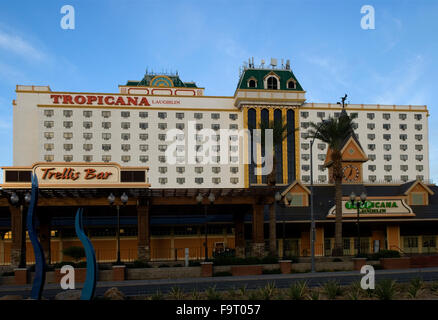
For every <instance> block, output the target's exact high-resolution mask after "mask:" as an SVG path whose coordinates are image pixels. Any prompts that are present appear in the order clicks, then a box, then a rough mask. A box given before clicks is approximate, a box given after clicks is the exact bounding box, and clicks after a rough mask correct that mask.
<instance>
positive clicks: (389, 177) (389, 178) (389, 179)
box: [384, 176, 392, 182]
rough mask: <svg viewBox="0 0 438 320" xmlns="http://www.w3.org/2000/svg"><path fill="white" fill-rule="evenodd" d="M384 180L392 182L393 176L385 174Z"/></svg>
mask: <svg viewBox="0 0 438 320" xmlns="http://www.w3.org/2000/svg"><path fill="white" fill-rule="evenodd" d="M384 180H385V182H391V181H392V176H384Z"/></svg>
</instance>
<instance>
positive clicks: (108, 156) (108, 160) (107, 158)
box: [102, 155, 111, 162]
mask: <svg viewBox="0 0 438 320" xmlns="http://www.w3.org/2000/svg"><path fill="white" fill-rule="evenodd" d="M102 161H103V162H110V161H111V156H110V155H104V156H102Z"/></svg>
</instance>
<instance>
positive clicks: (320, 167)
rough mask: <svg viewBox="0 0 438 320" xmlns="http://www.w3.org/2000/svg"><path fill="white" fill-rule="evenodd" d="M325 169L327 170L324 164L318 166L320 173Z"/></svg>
mask: <svg viewBox="0 0 438 320" xmlns="http://www.w3.org/2000/svg"><path fill="white" fill-rule="evenodd" d="M325 169H327V168H326V167H325V166H324V165H323V164H319V165H318V170H319V171H325Z"/></svg>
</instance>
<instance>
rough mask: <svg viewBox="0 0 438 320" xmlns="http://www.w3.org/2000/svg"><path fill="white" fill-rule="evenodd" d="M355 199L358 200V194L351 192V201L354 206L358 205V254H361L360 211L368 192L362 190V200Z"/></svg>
mask: <svg viewBox="0 0 438 320" xmlns="http://www.w3.org/2000/svg"><path fill="white" fill-rule="evenodd" d="M355 200H356V194H355V193H354V192H351V194H350V202H351V204H352V206H353V208H354V206H356V208H357V222H356V224H357V239H358V246H357V255H358V256H359V255H360V224H359V222H360V220H359V216H360V214H359V213H360V207H361V206H362V205H365V202H366V200H367V195H366V193H365V192H362V193H361V195H360V200H358V201H356V202H355Z"/></svg>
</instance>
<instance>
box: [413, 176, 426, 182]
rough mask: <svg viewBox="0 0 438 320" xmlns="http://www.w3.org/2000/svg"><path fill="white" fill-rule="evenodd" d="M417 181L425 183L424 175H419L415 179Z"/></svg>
mask: <svg viewBox="0 0 438 320" xmlns="http://www.w3.org/2000/svg"><path fill="white" fill-rule="evenodd" d="M415 178H416V179H417V180H420V181H423V180H424V176H423V175H417V176H416V177H415Z"/></svg>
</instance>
